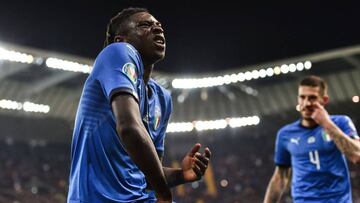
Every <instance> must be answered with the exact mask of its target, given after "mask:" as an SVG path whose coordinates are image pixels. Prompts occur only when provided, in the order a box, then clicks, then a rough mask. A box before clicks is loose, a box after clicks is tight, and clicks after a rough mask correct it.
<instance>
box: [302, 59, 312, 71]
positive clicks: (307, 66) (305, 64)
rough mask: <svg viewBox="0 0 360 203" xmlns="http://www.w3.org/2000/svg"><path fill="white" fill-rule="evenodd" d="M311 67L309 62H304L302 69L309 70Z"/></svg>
mask: <svg viewBox="0 0 360 203" xmlns="http://www.w3.org/2000/svg"><path fill="white" fill-rule="evenodd" d="M311 66H312V64H311V62H310V61H305V63H304V67H305V69H306V70H309V69H310V68H311Z"/></svg>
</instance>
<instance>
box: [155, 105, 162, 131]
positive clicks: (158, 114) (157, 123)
mask: <svg viewBox="0 0 360 203" xmlns="http://www.w3.org/2000/svg"><path fill="white" fill-rule="evenodd" d="M160 119H161V109H160V107H159V106H155V121H154V130H157V129H158V127H159V126H160Z"/></svg>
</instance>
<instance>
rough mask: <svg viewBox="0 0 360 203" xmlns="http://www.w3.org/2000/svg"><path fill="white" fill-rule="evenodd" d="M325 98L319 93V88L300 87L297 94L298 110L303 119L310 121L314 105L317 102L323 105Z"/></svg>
mask: <svg viewBox="0 0 360 203" xmlns="http://www.w3.org/2000/svg"><path fill="white" fill-rule="evenodd" d="M325 97H326V96H324V95H322V94H321V93H320V88H319V87H311V86H300V87H299V92H298V110H299V111H300V114H301V116H302V118H303V119H305V120H312V118H311V115H312V113H313V111H314V106H313V105H314V103H315V102H319V104H320V105H323V106H324V105H325Z"/></svg>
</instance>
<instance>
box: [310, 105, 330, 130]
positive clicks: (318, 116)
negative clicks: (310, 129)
mask: <svg viewBox="0 0 360 203" xmlns="http://www.w3.org/2000/svg"><path fill="white" fill-rule="evenodd" d="M313 109H314V111H313V113H312V115H311V118H312V119H314V121H315V122H316V123H317V124H319V125H321V126H323V127H324V125H326V124H328V123H330V122H332V121H331V119H330V116H329V113H328V112H327V111H326V109H325V108H324V107H323V106H322V105H321V104H320V103H319V102H314V103H313Z"/></svg>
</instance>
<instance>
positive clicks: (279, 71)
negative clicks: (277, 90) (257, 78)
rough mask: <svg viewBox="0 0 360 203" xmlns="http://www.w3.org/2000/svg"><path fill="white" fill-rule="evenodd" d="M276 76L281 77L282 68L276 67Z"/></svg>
mask: <svg viewBox="0 0 360 203" xmlns="http://www.w3.org/2000/svg"><path fill="white" fill-rule="evenodd" d="M274 74H275V75H280V74H281V68H280V67H279V66H275V67H274Z"/></svg>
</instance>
